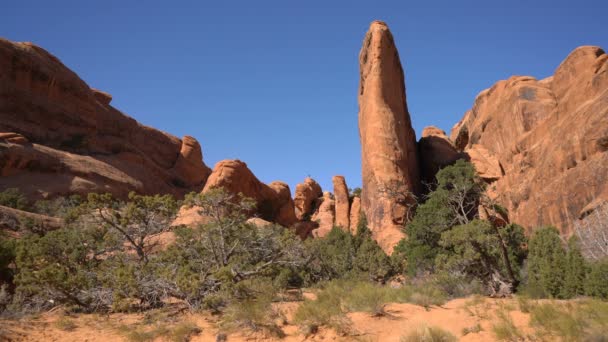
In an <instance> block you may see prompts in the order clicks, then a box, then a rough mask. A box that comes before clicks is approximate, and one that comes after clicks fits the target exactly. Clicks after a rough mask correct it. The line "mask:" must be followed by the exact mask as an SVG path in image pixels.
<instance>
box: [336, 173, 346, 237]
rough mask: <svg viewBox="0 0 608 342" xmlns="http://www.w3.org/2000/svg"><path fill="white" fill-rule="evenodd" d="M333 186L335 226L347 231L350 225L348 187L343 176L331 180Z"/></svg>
mask: <svg viewBox="0 0 608 342" xmlns="http://www.w3.org/2000/svg"><path fill="white" fill-rule="evenodd" d="M332 182H333V185H334V200H335V207H336V222H335V224H336V226H337V227H340V228H342V229H344V230H346V231H348V230H349V223H350V201H349V199H348V187H347V186H346V180H345V179H344V177H343V176H334V177H333V178H332Z"/></svg>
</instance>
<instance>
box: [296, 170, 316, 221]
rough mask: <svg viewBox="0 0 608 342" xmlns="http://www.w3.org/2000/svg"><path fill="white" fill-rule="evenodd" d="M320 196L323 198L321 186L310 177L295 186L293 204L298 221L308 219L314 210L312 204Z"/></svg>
mask: <svg viewBox="0 0 608 342" xmlns="http://www.w3.org/2000/svg"><path fill="white" fill-rule="evenodd" d="M321 196H323V191H322V190H321V186H320V185H319V184H318V183H317V182H316V181H315V180H314V179H312V178H310V177H306V179H304V183H299V184H298V185H296V193H295V196H294V199H293V202H294V205H295V208H296V217H297V218H298V220H306V219H307V218H310V216H311V215H312V214H313V211H314V210H315V208H314V206H313V204H314V203H315V201H316V200H317V198H319V197H321Z"/></svg>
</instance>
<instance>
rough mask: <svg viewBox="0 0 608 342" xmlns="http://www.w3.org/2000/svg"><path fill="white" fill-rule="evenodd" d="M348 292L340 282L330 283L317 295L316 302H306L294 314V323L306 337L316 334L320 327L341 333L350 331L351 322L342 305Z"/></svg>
mask: <svg viewBox="0 0 608 342" xmlns="http://www.w3.org/2000/svg"><path fill="white" fill-rule="evenodd" d="M345 294H346V290H345V289H344V287H342V286H341V283H340V282H336V281H334V282H330V283H328V284H326V286H325V288H324V289H323V290H322V291H321V292H319V293H318V294H317V298H316V299H315V300H309V299H307V300H305V301H304V303H302V304H301V305H300V306H299V307H298V309H297V310H296V312H295V314H294V318H293V320H294V323H295V324H296V325H298V326H299V327H300V329H301V330H302V332H303V333H304V334H305V335H308V334H310V333H314V332H316V331H317V329H318V328H319V327H320V326H328V327H331V328H333V329H335V330H336V331H338V332H339V333H345V332H347V331H348V330H349V327H350V323H351V322H350V320H349V319H348V317H347V316H346V313H345V310H344V309H343V305H342V298H344V296H345Z"/></svg>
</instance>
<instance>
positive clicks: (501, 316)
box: [492, 309, 524, 341]
mask: <svg viewBox="0 0 608 342" xmlns="http://www.w3.org/2000/svg"><path fill="white" fill-rule="evenodd" d="M496 319H497V321H498V322H497V323H495V324H494V325H492V330H493V331H494V335H495V336H496V339H497V340H499V341H522V340H523V339H524V335H523V334H522V333H521V331H519V329H517V326H515V323H513V319H512V318H511V315H510V314H509V312H508V311H506V310H505V309H500V310H498V311H497V312H496Z"/></svg>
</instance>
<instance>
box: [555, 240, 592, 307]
mask: <svg viewBox="0 0 608 342" xmlns="http://www.w3.org/2000/svg"><path fill="white" fill-rule="evenodd" d="M565 270H566V273H565V274H564V285H563V288H562V293H561V296H562V297H564V298H573V297H576V296H580V295H584V294H585V277H586V273H587V263H586V261H585V259H584V258H583V255H582V253H581V247H580V241H579V240H578V238H577V237H576V236H572V237H570V239H569V240H568V251H567V253H566V264H565Z"/></svg>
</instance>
